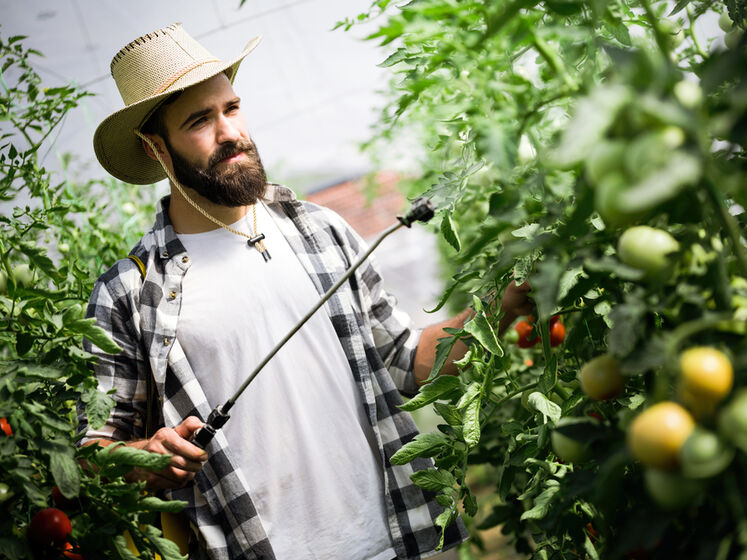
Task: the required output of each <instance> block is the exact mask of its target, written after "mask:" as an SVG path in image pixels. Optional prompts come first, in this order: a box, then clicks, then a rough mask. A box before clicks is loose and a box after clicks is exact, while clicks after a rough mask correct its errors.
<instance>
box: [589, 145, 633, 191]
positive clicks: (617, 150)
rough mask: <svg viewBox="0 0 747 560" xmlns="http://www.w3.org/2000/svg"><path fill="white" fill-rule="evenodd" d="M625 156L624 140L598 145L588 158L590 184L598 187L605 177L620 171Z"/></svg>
mask: <svg viewBox="0 0 747 560" xmlns="http://www.w3.org/2000/svg"><path fill="white" fill-rule="evenodd" d="M624 155H625V142H623V141H622V140H612V141H609V142H600V143H599V144H596V145H595V146H594V148H592V150H591V153H590V154H589V156H588V157H587V158H586V178H587V179H588V181H589V183H591V184H592V185H598V184H599V183H600V182H601V181H602V179H603V178H604V176H605V175H607V174H608V173H611V172H613V171H619V170H620V168H621V167H622V161H623V157H624Z"/></svg>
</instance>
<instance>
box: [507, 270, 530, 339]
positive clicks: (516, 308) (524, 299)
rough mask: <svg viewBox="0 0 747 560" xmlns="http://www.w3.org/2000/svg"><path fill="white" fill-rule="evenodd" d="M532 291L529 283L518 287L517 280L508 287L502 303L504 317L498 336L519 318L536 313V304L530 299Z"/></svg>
mask: <svg viewBox="0 0 747 560" xmlns="http://www.w3.org/2000/svg"><path fill="white" fill-rule="evenodd" d="M531 289H532V287H531V286H530V285H529V282H527V281H524V283H523V284H521V285H516V281H515V280H511V283H510V284H509V285H508V286H507V287H506V291H505V292H504V294H503V300H502V301H501V311H503V317H501V320H500V322H499V323H498V336H501V335H502V334H503V333H504V332H505V331H506V329H507V328H508V327H509V326H511V323H513V322H514V321H515V320H516V318H517V317H520V316H522V315H529V314H530V313H532V311H534V302H533V301H532V300H531V299H530V298H529V292H530V291H531Z"/></svg>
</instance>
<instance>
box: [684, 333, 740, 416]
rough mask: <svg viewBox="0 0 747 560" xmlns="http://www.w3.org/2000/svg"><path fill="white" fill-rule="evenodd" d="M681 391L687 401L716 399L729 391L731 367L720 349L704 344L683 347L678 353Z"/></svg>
mask: <svg viewBox="0 0 747 560" xmlns="http://www.w3.org/2000/svg"><path fill="white" fill-rule="evenodd" d="M680 370H681V372H682V378H681V379H682V391H683V395H685V396H686V398H687V400H693V401H694V402H697V401H698V400H701V399H702V400H706V401H708V402H711V403H713V402H719V401H720V400H722V399H723V398H724V397H725V396H726V395H728V394H729V391H731V386H732V383H734V368H733V367H732V365H731V362H730V361H729V358H727V357H726V355H724V353H723V352H721V351H719V350H716V349H715V348H709V347H707V346H698V347H695V348H690V349H689V350H685V351H684V352H683V353H682V355H681V356H680Z"/></svg>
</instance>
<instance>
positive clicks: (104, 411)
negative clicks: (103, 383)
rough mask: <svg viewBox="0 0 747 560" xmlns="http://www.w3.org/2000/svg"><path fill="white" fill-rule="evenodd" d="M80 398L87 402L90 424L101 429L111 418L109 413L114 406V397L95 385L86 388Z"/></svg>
mask: <svg viewBox="0 0 747 560" xmlns="http://www.w3.org/2000/svg"><path fill="white" fill-rule="evenodd" d="M80 398H81V400H82V401H83V402H84V403H86V416H87V417H88V424H89V425H90V426H91V428H93V429H94V430H97V429H99V428H100V427H101V426H103V425H104V424H105V423H106V420H107V419H108V418H109V414H110V413H111V410H112V408H114V399H113V398H112V397H110V396H109V395H107V394H106V393H103V392H101V391H99V390H98V389H96V388H95V387H92V388H90V389H88V390H86V391H85V392H84V393H83V394H82V395H81V397H80Z"/></svg>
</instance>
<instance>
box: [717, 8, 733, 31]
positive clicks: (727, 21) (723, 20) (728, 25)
mask: <svg viewBox="0 0 747 560" xmlns="http://www.w3.org/2000/svg"><path fill="white" fill-rule="evenodd" d="M718 26H719V27H720V28H721V31H725V32H726V31H731V30H732V28H733V27H734V22H733V21H731V18H730V17H729V13H728V12H724V13H723V14H721V15H720V16H718Z"/></svg>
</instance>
